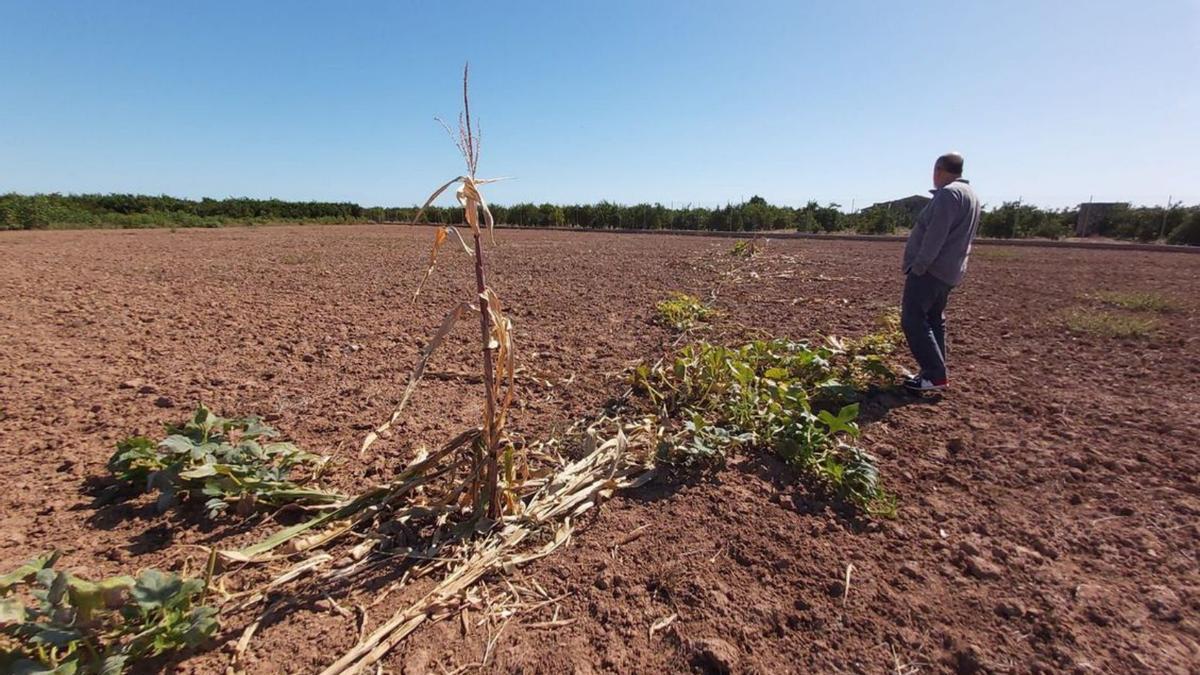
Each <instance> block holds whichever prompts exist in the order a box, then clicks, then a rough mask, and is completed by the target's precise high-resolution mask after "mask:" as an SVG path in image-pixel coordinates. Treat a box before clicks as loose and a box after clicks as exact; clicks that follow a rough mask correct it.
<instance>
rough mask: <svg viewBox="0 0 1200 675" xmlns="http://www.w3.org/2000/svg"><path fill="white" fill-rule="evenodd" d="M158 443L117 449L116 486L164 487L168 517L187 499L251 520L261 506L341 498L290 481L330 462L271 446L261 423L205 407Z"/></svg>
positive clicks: (137, 442)
mask: <svg viewBox="0 0 1200 675" xmlns="http://www.w3.org/2000/svg"><path fill="white" fill-rule="evenodd" d="M167 434H168V435H167V437H166V438H165V439H163V440H162V441H160V442H158V443H155V442H154V441H152V440H151V439H149V438H147V437H145V436H131V437H129V438H126V439H125V440H123V441H121V442H120V443H118V444H117V451H116V453H114V454H113V456H112V457H111V458H110V459H109V460H108V469H109V471H111V472H112V474H113V476H115V477H116V478H117V480H119V481H122V482H125V483H133V484H136V485H144V486H145V489H146V490H150V489H154V488H157V489H158V491H159V497H158V507H159V509H160V510H166V509H167V508H168V507H170V506H171V505H172V504H174V503H175V502H176V501H177V500H178V498H179V496H180V495H188V496H199V495H203V496H205V497H208V498H209V499H208V501H207V502H205V507H206V508H207V509H208V515H209V517H215V516H217V515H219V514H221V513H224V512H225V510H226V509H228V507H229V506H230V505H231V504H233V505H236V506H237V507H238V510H239V511H240V512H242V513H247V512H249V511H250V510H251V509H253V507H254V506H255V505H257V504H266V505H270V506H282V505H284V504H289V503H297V502H298V503H302V504H332V503H335V502H338V501H341V500H342V499H343V496H342V495H339V494H335V493H332V492H326V491H324V490H317V489H311V488H309V489H306V488H303V487H302V486H301V484H300V483H299V482H296V481H293V480H291V479H290V478H288V476H289V474H290V473H291V471H292V469H293V468H296V467H300V466H307V467H309V468H312V469H314V472H315V470H316V469H319V468H320V467H322V466H323V465H324V463H325V461H326V460H327V458H325V457H322V456H320V455H314V454H312V453H309V452H305V451H303V450H300V449H299V448H297V447H296V446H294V445H292V444H291V443H278V442H275V443H270V442H265V441H268V440H269V439H271V438H274V437H275V436H277V435H278V434H277V432H276V431H275V430H274V429H272V428H271V427H269V426H266V425H265V424H263V423H262V422H260V421H259V420H258V418H256V417H247V418H224V417H219V416H217V415H215V414H213V413H212V411H210V410H209V409H208V408H206V407H204V406H203V405H202V406H200V407H199V408H197V409H196V413H195V415H193V416H192V418H191V419H190V420H187V421H186V422H184V423H183V424H181V425H168V426H167Z"/></svg>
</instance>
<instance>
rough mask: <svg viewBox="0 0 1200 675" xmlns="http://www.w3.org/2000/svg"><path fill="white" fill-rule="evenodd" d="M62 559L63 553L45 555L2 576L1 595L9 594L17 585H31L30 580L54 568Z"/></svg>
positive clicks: (53, 552)
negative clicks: (43, 571) (49, 568)
mask: <svg viewBox="0 0 1200 675" xmlns="http://www.w3.org/2000/svg"><path fill="white" fill-rule="evenodd" d="M60 557H62V552H61V551H51V552H49V553H44V554H42V555H40V556H38V557H37V558H34V559H33V560H31V561H29V562H27V563H25V564H24V565H21V566H20V567H18V568H17V569H15V570H13V571H12V572H9V573H8V574H5V575H4V576H0V593H7V592H8V589H10V588H12V587H13V586H15V585H17V584H24V583H29V580H30V579H32V578H34V577H35V576H37V573H38V572H40V571H41V570H43V569H46V568H48V567H53V566H54V563H56V562H58V559H59V558H60Z"/></svg>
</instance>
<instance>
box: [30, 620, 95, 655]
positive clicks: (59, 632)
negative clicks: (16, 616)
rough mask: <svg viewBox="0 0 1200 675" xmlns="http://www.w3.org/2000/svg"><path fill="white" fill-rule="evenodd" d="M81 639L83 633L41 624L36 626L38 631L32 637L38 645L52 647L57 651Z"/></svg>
mask: <svg viewBox="0 0 1200 675" xmlns="http://www.w3.org/2000/svg"><path fill="white" fill-rule="evenodd" d="M81 638H83V633H80V632H79V631H78V630H76V629H73V628H61V627H58V626H53V625H48V624H41V625H39V626H38V631H37V632H36V633H34V635H33V641H34V642H37V643H39V644H45V645H53V646H55V647H58V648H59V649H66V648H67V647H68V646H70V644H71V643H72V642H75V641H77V640H80V639H81Z"/></svg>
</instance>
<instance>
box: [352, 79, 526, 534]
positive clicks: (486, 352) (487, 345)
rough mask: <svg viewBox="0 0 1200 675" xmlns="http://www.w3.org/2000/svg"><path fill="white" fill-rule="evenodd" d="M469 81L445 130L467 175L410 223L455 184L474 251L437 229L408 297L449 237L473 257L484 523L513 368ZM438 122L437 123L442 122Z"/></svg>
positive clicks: (477, 474)
mask: <svg viewBox="0 0 1200 675" xmlns="http://www.w3.org/2000/svg"><path fill="white" fill-rule="evenodd" d="M469 76H470V70H469V65H468V66H465V67H464V68H463V112H462V114H460V115H459V118H458V136H457V137H455V136H454V133H453V132H450V129H449V127H446V131H447V132H448V133H450V136H451V138H453V139H454V143H455V145H457V146H458V150H459V152H460V153H462V156H463V159H464V160H465V161H466V164H467V173H466V174H465V175H462V176H456V177H454V178H452V179H450V180H448V181H446V183H444V184H443V185H442V186H441V187H439V188H438V189H437V190H434V192H433V194H432V195H430V197H429V199H428V200H426V202H425V204H424V205H423V206H422V207H421V209H420V210H419V211H417V215H416V217H414V218H413V224H416V223H417V222H419V221H420V219H421V215H422V214H423V213H424V212H425V209H426V208H427V207H428V206H429V205H430V204H432V203H433V202H434V200H436V199H437V198H438V197H439V196H440V195H441V194H442V193H443V192H445V191H446V189H448V188H449V187H450V186H451V185H454V184H455V183H458V184H459V185H458V188H457V189H456V190H455V197H456V198H457V199H458V203H459V204H461V205H462V207H463V221H464V224H465V225H466V226H467V227H470V228H471V234H472V236H473V238H474V244H475V246H474V248H472V247H469V246H467V243H466V241H465V240H464V239H463V238H462V235H461V234H459V232H458V230H457V229H455V228H446V227H439V228H438V230H437V233H436V234H435V235H434V240H433V249H432V251H431V252H430V255H429V268H428V269H427V270H426V271H425V277H424V278H423V279H422V280H421V283H420V284H419V285H418V286H417V290H416V292H415V293H413V299H414V300H415V299H416V298H417V297H418V296H419V295H420V293H421V289H422V288H423V287H424V285H425V282H426V281H428V279H429V276H430V274H431V273H432V272H433V267H434V265H435V264H436V263H437V253H438V249H439V248H441V246H442V244H443V243H445V241H446V239H447V238H448V237H449V234H451V233H453V234H454V235H455V236H456V237H458V240H459V243H461V244H462V246H463V249H464V250H465V251H467V252H468V253H472V254H473V255H474V258H475V291H476V299H475V300H476V302H477V303H478V304H471V305H467V307H468V308H469V309H470V310H473V311H478V312H479V330H480V343H481V352H482V368H483V387H484V412H483V426H482V429H483V432H482V434H481V435H480V438H479V442H478V445H479V447H478V448H477V449H476V452H475V453H474V466H473V467H472V472H471V476H472V478H471V490H470V496H471V500H472V503H473V504H474V510H473V516H474V517H479V516H481V515H483V514H484V513H485V511H486V514H487V517H488V518H491V519H493V520H495V519H497V518H499V516H500V511H501V506H502V498H501V494H500V487H499V470H500V460H499V454H500V448H501V446H503V445H505V439H504V427H505V421H506V417H507V415H508V410H509V407H510V406H511V405H512V400H513V391H514V377H515V373H514V370H515V368H514V360H513V350H512V322H511V321H509V319H508V317H506V316H505V315H504V314H503V312H502V310H501V306H500V298H499V297H498V296H497V295H496V293H495V292H494V291H493V290H492V289H491V288H489V287H488V285H487V274H486V266H485V265H484V257H483V231H482V227H481V222H480V218H481V214H482V226H486V227H487V230H488V234H489V235H491V236H492V239H493V243H494V241H495V236H494V228H495V220H494V219H493V218H492V212H491V209H489V208H488V205H487V201H486V200H485V199H484V198H483V195H482V194H481V193H480V192H479V186H480V185H483V184H486V183H491V182H494V181H495V180H499V179H480V178H476V177H475V171H476V169H477V168H478V166H479V146H480V134H479V127H478V126H477V125H476V126H473V125H472V123H471V101H470V97H469V95H468V81H469ZM438 121H439V122H441V120H438ZM442 125H443V126H446V125H445V123H442ZM463 313H464V312H463V306H459V307H458V308H455V310H453V311H452V312H451V313H450V314H448V315H447V316H446V320H445V321H444V322H443V324H442V330H439V331H438V334H439V337H440V336H444V334H445V332H447V331H448V330H449V326H450V325H453V324H454V323H455V322H456V321H457V320H458V319H459V318H461V316H462V314H463ZM438 343H440V339H437V340H435V341H432V342H431V343H430V346H429V347H427V348H426V350H425V353H424V354H423V355H422V359H421V362H420V364H419V366H418V369H419V370H423V369H424V365H425V363H426V362H427V361H428V359H429V355H430V354H431V353H432V352H433V349H435V348H436V346H437V344H438ZM419 379H420V374H419V373H418V372H416V371H414V377H413V378H411V379H410V381H409V387H408V390H406V392H405V396H404V398H403V399H402V400H401V404H400V406H399V408H398V409H397V411H396V413H395V414H394V415H393V417H392V420H391V421H389V423H388V424H387V425H385V426H384V427H381V430H386V427H387V426H390V425H391V424H392V423H394V422H395V420H396V419H397V418H398V417H399V414H400V410H402V409H403V407H404V404H405V403H406V402H407V400H408V396H409V395H410V394H411V392H412V389H413V388H414V387H415V386H416V382H417V380H419ZM372 440H373V439H372ZM370 442H371V441H368V442H366V443H364V446H363V450H366V448H367V447H368V446H369V445H370ZM504 501H507V502H508V503H509V504H510V505H512V504H513V503H514V500H512V499H511V498H510V499H508V500H504Z"/></svg>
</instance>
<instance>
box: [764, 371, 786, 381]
mask: <svg viewBox="0 0 1200 675" xmlns="http://www.w3.org/2000/svg"><path fill="white" fill-rule="evenodd" d="M763 377H765V378H767V379H768V380H775V381H776V382H782V381H784V380H786V379H787V377H788V371H787V368H768V369H767V372H765V373H763Z"/></svg>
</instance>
